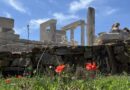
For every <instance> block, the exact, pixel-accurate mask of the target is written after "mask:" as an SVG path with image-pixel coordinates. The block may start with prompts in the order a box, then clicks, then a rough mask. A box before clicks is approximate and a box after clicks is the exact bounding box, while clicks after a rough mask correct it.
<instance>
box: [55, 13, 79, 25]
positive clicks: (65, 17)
mask: <svg viewBox="0 0 130 90" xmlns="http://www.w3.org/2000/svg"><path fill="white" fill-rule="evenodd" d="M53 17H54V18H55V19H57V20H58V22H59V23H60V24H61V25H62V24H65V23H68V22H69V21H71V20H76V19H79V17H78V16H76V15H74V14H70V15H64V14H63V13H54V14H53Z"/></svg>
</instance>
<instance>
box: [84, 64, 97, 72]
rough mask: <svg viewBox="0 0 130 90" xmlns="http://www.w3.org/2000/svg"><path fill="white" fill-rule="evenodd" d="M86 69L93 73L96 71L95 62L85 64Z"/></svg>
mask: <svg viewBox="0 0 130 90" xmlns="http://www.w3.org/2000/svg"><path fill="white" fill-rule="evenodd" d="M86 69H87V70H88V71H95V70H97V66H96V63H95V62H93V63H87V64H86Z"/></svg>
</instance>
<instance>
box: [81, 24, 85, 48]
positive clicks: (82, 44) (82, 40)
mask: <svg viewBox="0 0 130 90" xmlns="http://www.w3.org/2000/svg"><path fill="white" fill-rule="evenodd" d="M84 31H85V29H84V24H82V25H81V46H84V45H85V40H84Z"/></svg>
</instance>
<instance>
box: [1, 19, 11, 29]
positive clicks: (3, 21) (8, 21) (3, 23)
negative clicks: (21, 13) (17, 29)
mask: <svg viewBox="0 0 130 90" xmlns="http://www.w3.org/2000/svg"><path fill="white" fill-rule="evenodd" d="M0 27H3V28H7V29H9V28H14V20H13V19H10V18H5V17H0Z"/></svg>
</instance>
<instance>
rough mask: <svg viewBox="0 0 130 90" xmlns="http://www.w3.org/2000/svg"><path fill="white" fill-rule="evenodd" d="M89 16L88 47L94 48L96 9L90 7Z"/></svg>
mask: <svg viewBox="0 0 130 90" xmlns="http://www.w3.org/2000/svg"><path fill="white" fill-rule="evenodd" d="M87 14H88V15H87V45H88V46H92V45H93V43H94V36H95V9H94V8H92V7H89V8H88V13H87Z"/></svg>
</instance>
